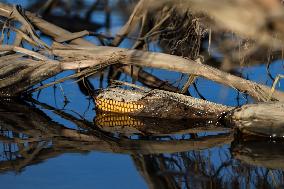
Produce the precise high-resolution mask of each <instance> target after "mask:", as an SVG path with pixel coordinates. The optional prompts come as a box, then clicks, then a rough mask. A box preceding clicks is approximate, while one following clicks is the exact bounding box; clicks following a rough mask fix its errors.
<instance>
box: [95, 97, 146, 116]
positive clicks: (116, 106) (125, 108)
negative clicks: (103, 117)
mask: <svg viewBox="0 0 284 189" xmlns="http://www.w3.org/2000/svg"><path fill="white" fill-rule="evenodd" d="M95 103H96V107H97V109H99V110H102V111H106V112H114V113H132V112H136V111H139V110H141V109H142V108H144V105H142V104H138V103H135V102H122V101H116V100H111V99H105V98H95Z"/></svg>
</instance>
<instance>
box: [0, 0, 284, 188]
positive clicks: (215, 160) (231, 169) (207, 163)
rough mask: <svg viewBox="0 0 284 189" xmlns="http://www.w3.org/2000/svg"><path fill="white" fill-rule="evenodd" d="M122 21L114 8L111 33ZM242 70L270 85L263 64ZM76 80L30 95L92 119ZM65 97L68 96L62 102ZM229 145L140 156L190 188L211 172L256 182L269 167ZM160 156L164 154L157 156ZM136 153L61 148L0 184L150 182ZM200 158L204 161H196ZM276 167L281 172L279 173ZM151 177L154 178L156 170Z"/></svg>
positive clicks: (207, 92) (167, 75)
mask: <svg viewBox="0 0 284 189" xmlns="http://www.w3.org/2000/svg"><path fill="white" fill-rule="evenodd" d="M9 2H10V3H18V4H22V5H23V6H24V7H25V6H27V5H28V1H20V0H9ZM98 14H99V16H96V17H94V18H93V19H95V20H101V22H103V20H104V16H103V13H102V12H101V13H98ZM124 21H125V20H124V19H123V18H122V17H120V15H119V14H118V13H113V15H112V22H111V24H112V25H111V30H110V34H111V35H113V34H115V33H116V32H117V31H118V29H119V28H120V27H121V26H122V25H123V23H124ZM98 32H108V30H107V29H106V28H104V27H103V28H101V29H100V30H99V31H98ZM87 39H89V40H90V41H93V42H95V43H97V40H96V39H95V38H92V37H88V38H87ZM121 46H122V47H130V46H131V41H126V42H124V43H123V44H122V45H121ZM151 48H152V49H155V50H156V51H159V50H160V49H159V48H158V47H157V46H155V45H154V46H152V47H151ZM283 67H284V63H283V61H282V60H279V61H275V62H273V63H272V64H271V67H270V71H271V74H272V76H273V77H276V74H279V73H284V71H283V70H284V69H283ZM146 70H147V71H149V72H151V73H153V74H155V75H156V76H157V77H159V78H161V79H163V80H166V81H168V82H169V83H174V84H175V85H176V86H182V84H183V83H184V82H185V79H183V80H181V81H179V82H176V81H178V80H179V78H180V77H181V74H179V73H175V72H169V71H166V70H153V69H149V68H147V69H146ZM72 73H73V72H71V71H69V72H64V73H61V74H59V75H57V76H56V77H54V78H50V79H48V80H47V81H44V83H48V82H50V81H54V80H56V79H58V78H61V77H64V76H67V75H70V74H72ZM242 73H243V74H244V75H245V76H247V77H248V78H249V79H250V80H253V81H256V82H259V83H263V84H266V85H269V86H271V85H272V80H271V79H270V78H269V77H268V75H267V71H266V67H265V65H258V66H253V67H247V68H242ZM122 78H124V76H122ZM129 79H130V78H128V80H129ZM76 82H77V81H75V80H68V81H65V82H63V83H61V84H58V85H56V86H55V88H54V87H49V88H46V89H44V90H42V91H41V92H40V93H38V92H35V93H34V94H33V98H34V99H37V100H38V101H40V102H42V103H46V104H48V105H50V106H52V107H54V108H56V109H60V110H62V111H64V112H66V113H68V114H70V115H72V116H74V117H75V118H78V119H84V120H86V121H88V122H90V123H92V122H93V119H94V117H95V116H96V114H95V111H94V103H93V101H92V99H90V98H89V97H86V96H85V95H84V94H82V93H81V92H80V91H79V87H78V85H77V84H76ZM91 82H92V84H93V85H94V86H95V87H98V86H99V79H98V78H92V79H91ZM281 83H283V81H282V82H280V84H281ZM280 84H278V85H277V89H279V90H284V86H283V85H280ZM104 85H106V83H104ZM208 86H210V87H208ZM197 87H198V90H199V92H200V93H201V94H202V96H204V97H205V98H206V99H207V100H210V101H213V102H217V103H222V104H225V105H230V106H238V105H242V104H245V103H249V102H253V99H251V98H247V97H246V96H245V95H244V94H240V93H238V92H237V91H235V90H234V89H231V88H228V87H225V86H223V85H221V84H217V83H214V82H212V81H209V80H206V79H203V78H198V80H197ZM189 91H190V93H191V94H192V96H195V97H199V95H198V94H197V92H196V90H195V89H194V88H193V87H191V88H190V90H189ZM66 99H67V100H68V102H66ZM232 99H233V100H232ZM37 107H38V108H39V109H40V110H41V111H43V112H44V113H45V114H46V115H48V117H50V118H51V119H52V120H53V121H55V122H57V123H60V124H62V125H64V126H65V127H67V128H71V129H78V126H77V125H76V124H75V123H73V122H72V121H70V120H66V119H64V118H62V117H61V116H59V115H57V114H56V113H55V112H53V111H52V110H48V109H46V108H44V107H41V106H39V105H37ZM215 134H216V133H215ZM203 135H204V136H206V134H204V133H203V134H200V135H199V137H201V136H203ZM4 144H5V143H4V142H1V143H0V146H1V147H0V152H3V153H2V154H1V156H0V157H1V161H0V165H1V162H5V161H6V159H5V158H6V156H5V155H4V151H5V149H4ZM51 145H52V144H51ZM230 150H231V145H230V144H223V145H218V146H215V147H212V148H209V149H205V150H196V151H191V150H188V151H185V152H180V153H173V154H154V155H149V156H147V155H146V156H143V158H153V159H152V160H151V161H145V162H148V163H153V165H154V162H156V161H157V162H158V160H160V159H162V160H163V163H164V164H163V165H164V169H166V171H165V173H163V172H162V171H164V170H162V169H161V170H159V169H158V171H157V170H156V171H148V173H149V174H150V173H153V174H154V175H155V176H157V175H158V177H157V178H156V177H155V178H156V180H157V181H158V180H159V178H166V177H164V174H165V175H166V174H169V175H170V174H174V173H175V172H177V171H180V173H182V175H183V176H181V174H177V175H175V176H174V177H173V178H175V179H176V181H177V182H178V181H179V182H181V183H183V184H181V186H182V187H183V188H186V187H187V186H186V184H185V182H184V180H186V179H188V183H189V185H190V186H191V188H206V186H209V185H210V184H208V183H210V178H212V180H214V181H216V180H218V179H221V180H222V181H223V182H224V183H223V186H226V187H228V188H230V187H232V186H230V185H229V183H230V182H231V181H232V180H231V179H232V178H238V181H239V186H240V188H258V187H257V186H256V184H255V183H257V178H262V177H261V176H263V175H265V174H264V172H266V171H268V169H267V168H266V167H263V166H256V165H249V164H247V163H245V162H242V161H239V160H237V159H234V157H232V155H231V153H230ZM14 151H17V149H16V148H15V149H14ZM141 156H142V155H141ZM162 156H163V157H164V158H161V157H162ZM136 158H137V157H136ZM140 158H141V157H140ZM134 159H135V158H134V157H133V156H132V155H129V154H120V153H110V152H101V151H99V150H93V151H91V152H88V153H62V154H60V155H58V156H56V157H52V158H48V159H46V160H44V161H42V162H40V163H38V164H33V165H28V166H25V167H24V168H23V169H21V170H20V171H16V170H13V168H12V167H13V166H11V168H12V170H13V171H4V172H1V173H0V186H1V188H5V189H15V188H27V189H33V188H41V189H49V188H52V189H57V188H58V189H75V188H86V189H87V188H106V189H107V188H138V189H140V188H141V189H142V188H149V187H151V184H149V179H148V180H147V178H148V177H147V175H143V174H141V172H140V170H139V169H140V168H141V167H139V166H137V164H135V163H134ZM198 162H199V163H200V162H203V163H200V164H198ZM161 164H162V163H161ZM202 165H203V166H204V167H200V169H201V170H202V171H203V173H202V175H200V174H201V173H200V172H199V173H197V172H198V171H197V170H198V166H202ZM0 167H1V166H0ZM161 167H163V166H160V167H159V168H161ZM218 169H220V171H219V172H218V175H213V174H211V172H214V170H215V171H216V170H218ZM248 169H253V171H252V172H250V173H249V174H246V172H245V170H248ZM0 171H1V169H0ZM238 171H239V172H238ZM242 171H243V172H242ZM275 172H276V173H279V172H280V174H279V175H280V176H279V178H278V177H277V175H276V173H275ZM275 172H273V173H275V177H273V179H272V176H271V174H268V176H267V177H266V181H267V183H268V185H270V186H271V187H272V188H273V187H274V186H275V185H274V182H276V185H277V186H280V185H281V184H283V178H282V177H281V173H282V171H281V170H276V171H275ZM144 174H145V172H144ZM184 175H187V176H188V178H185V177H186V176H185V177H184ZM260 175H261V176H260ZM248 176H251V178H252V179H251V180H250V181H249V182H247V181H246V177H248ZM282 176H283V174H282ZM152 177H153V178H154V176H152ZM276 177H277V178H276ZM150 178H151V176H150ZM254 179H256V180H254ZM191 180H192V182H191ZM259 180H261V179H259ZM264 180H265V179H264ZM202 183H203V184H204V183H207V184H208V185H202ZM199 184H200V185H199ZM160 186H161V185H160ZM164 186H165V185H164Z"/></svg>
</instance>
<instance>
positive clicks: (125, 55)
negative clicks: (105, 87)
mask: <svg viewBox="0 0 284 189" xmlns="http://www.w3.org/2000/svg"><path fill="white" fill-rule="evenodd" d="M53 53H54V54H55V55H58V56H61V57H62V58H63V62H62V63H61V66H62V68H63V69H72V66H74V65H75V67H76V68H78V67H77V65H85V66H87V65H88V66H92V65H95V64H98V62H100V61H102V60H103V59H106V58H108V57H110V56H120V57H122V58H121V59H120V60H119V61H120V62H121V63H123V64H130V65H138V66H142V67H143V66H145V67H152V68H159V69H167V70H171V71H177V72H181V73H186V74H193V75H196V76H201V77H204V78H206V79H209V80H212V81H215V82H218V83H221V84H223V85H226V86H230V87H232V88H235V89H237V90H239V91H241V92H244V93H248V94H249V95H250V96H252V97H254V98H256V99H257V100H259V101H267V100H268V98H269V95H270V91H271V90H270V88H269V87H267V86H265V85H261V84H257V83H255V82H252V81H249V80H246V79H243V78H240V77H237V76H234V75H231V74H228V73H225V72H222V71H220V70H218V69H216V68H213V67H211V66H208V65H204V64H200V63H197V62H195V61H193V60H188V59H184V58H182V57H178V56H173V55H168V54H164V53H154V52H145V51H140V50H128V49H123V48H117V47H93V48H88V47H86V48H84V47H78V48H77V49H74V50H70V49H65V50H63V49H61V50H53ZM76 68H75V69H76ZM73 69H74V68H73ZM272 99H274V100H279V101H284V93H283V92H280V91H275V93H273V95H272Z"/></svg>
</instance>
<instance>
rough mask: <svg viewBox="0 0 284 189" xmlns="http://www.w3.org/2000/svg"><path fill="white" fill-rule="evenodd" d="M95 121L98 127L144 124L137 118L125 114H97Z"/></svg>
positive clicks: (137, 125)
mask: <svg viewBox="0 0 284 189" xmlns="http://www.w3.org/2000/svg"><path fill="white" fill-rule="evenodd" d="M95 123H96V125H97V126H99V127H119V126H125V127H139V126H144V123H143V122H141V121H139V120H138V119H135V118H132V117H129V116H127V115H118V114H102V113H100V114H97V116H96V118H95Z"/></svg>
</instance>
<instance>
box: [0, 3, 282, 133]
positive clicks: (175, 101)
mask: <svg viewBox="0 0 284 189" xmlns="http://www.w3.org/2000/svg"><path fill="white" fill-rule="evenodd" d="M150 2H151V3H153V7H152V8H151V9H149V10H148V9H147V8H149V7H148V5H149V3H150ZM233 2H234V3H233ZM202 3H204V5H206V6H204V7H203V6H201V5H202ZM220 3H221V4H222V5H223V6H221V8H220V11H219V13H220V15H219V14H218V12H216V10H219V9H216V10H215V9H214V10H212V7H215V8H216V6H219V5H220ZM258 3H259V4H258ZM211 5H212V6H211ZM213 5H214V6H213ZM233 5H235V6H233ZM242 6H247V8H248V7H252V8H253V9H251V10H253V11H252V12H253V13H257V14H256V15H258V16H259V18H260V19H257V18H256V16H255V15H254V16H253V15H252V14H251V12H247V14H246V16H247V17H248V19H247V20H246V19H241V20H240V19H237V17H236V14H235V13H236V12H237V11H236V10H238V9H239V8H240V7H242ZM202 7H203V8H202ZM222 7H223V8H222ZM227 8H228V10H232V11H231V12H230V13H228V11H225V10H227ZM155 12H159V13H162V14H161V15H163V16H162V17H161V16H157V15H158V14H155V15H156V16H154V15H153V13H155ZM225 13H226V14H225ZM227 14H228V15H227ZM224 15H227V16H226V17H225V16H224ZM0 16H1V18H0V21H1V23H2V24H1V29H2V33H1V47H0V52H1V55H0V97H22V98H23V97H25V96H27V94H30V93H32V92H34V91H38V90H41V89H43V88H46V87H49V86H52V85H55V84H57V83H60V82H63V81H65V80H68V79H75V78H76V79H77V80H82V79H84V78H88V77H90V76H93V75H95V74H98V72H100V71H103V70H105V69H106V68H108V69H109V72H108V73H109V74H108V81H109V83H111V81H112V80H113V79H115V78H117V77H119V72H125V73H126V74H128V75H130V76H132V79H133V81H135V80H138V81H140V82H142V83H143V84H145V85H146V86H149V87H150V88H159V89H162V90H158V89H154V90H149V91H144V92H141V90H140V91H139V92H136V91H133V90H122V89H118V88H108V89H105V90H102V91H101V93H100V94H99V95H97V96H96V99H95V101H96V103H97V107H98V108H100V109H102V110H104V111H106V110H108V109H110V110H112V112H115V113H119V111H121V112H122V113H126V114H132V115H134V116H145V117H159V118H168V119H192V118H198V119H201V118H208V119H215V120H220V119H221V121H224V122H225V123H230V124H233V125H235V126H236V127H237V128H239V129H240V130H241V131H242V132H245V133H251V134H256V135H264V136H274V135H275V133H277V137H281V136H282V134H283V133H282V127H283V117H284V116H283V112H284V110H283V101H284V92H282V91H279V90H275V85H273V88H272V89H271V87H269V86H266V85H263V84H259V83H256V82H253V81H250V80H248V79H244V78H242V77H239V76H237V75H232V74H231V73H228V72H225V71H223V70H221V69H218V68H216V66H215V67H212V66H210V65H208V64H209V63H206V62H207V60H208V59H209V57H210V56H209V55H210V46H211V43H212V42H213V43H214V44H215V45H216V46H218V48H219V50H220V52H221V53H223V55H224V63H225V62H226V61H228V60H229V61H236V60H239V61H240V60H242V62H244V61H245V60H246V57H253V55H255V52H257V51H258V50H259V49H261V50H266V49H267V48H269V49H271V54H277V53H278V54H279V52H280V51H281V48H282V46H281V45H279V44H280V42H282V40H283V36H282V35H281V33H283V32H282V31H283V26H282V25H283V22H282V21H283V20H282V18H284V16H283V7H282V5H281V4H280V3H279V2H278V1H276V0H275V1H267V0H254V1H253V2H248V3H245V2H244V1H238V0H235V1H230V2H225V1H223V0H219V1H216V2H214V3H213V4H212V2H211V1H202V2H197V1H194V0H191V3H189V2H186V1H178V3H177V2H176V1H171V0H169V1H164V2H162V3H161V2H160V3H159V2H154V1H152V0H140V1H138V3H137V5H136V6H135V8H134V10H133V12H132V14H131V15H130V17H129V19H128V21H127V22H126V24H125V25H124V26H123V27H122V28H121V30H120V31H119V32H118V33H117V35H115V36H114V37H112V36H110V37H109V36H107V35H93V34H94V32H89V31H86V30H82V31H78V32H75V33H71V32H69V31H67V30H65V29H62V28H61V27H58V26H56V25H54V24H52V23H49V22H47V21H45V20H44V19H41V18H39V17H38V16H36V15H35V14H32V13H30V12H28V11H25V10H23V9H22V8H21V7H20V6H10V5H7V4H4V3H0ZM228 18H231V19H228ZM252 19H257V22H255V23H254V25H252V27H250V28H249V29H250V30H248V28H247V27H246V26H247V25H248V24H247V22H248V21H251V20H252ZM181 20H184V21H185V22H182V25H178V24H177V23H178V22H175V21H181ZM141 22H142V24H140V23H141ZM153 23H154V24H153ZM212 23H213V25H214V23H217V24H216V25H215V26H216V28H213V26H212ZM139 25H141V27H140V28H139V29H140V30H139V32H138V36H137V38H135V39H134V40H135V43H134V45H133V47H132V48H131V49H127V48H120V47H118V46H119V44H121V43H122V42H123V40H125V39H127V38H128V37H129V36H130V34H132V31H133V29H134V28H136V27H137V26H139ZM220 25H222V26H223V27H221V26H220ZM217 30H218V32H219V33H218V32H217ZM226 30H229V32H228V31H226ZM246 32H247V33H246ZM39 34H44V35H45V36H49V37H50V38H51V45H48V44H47V43H45V42H44V41H43V39H42V37H41V36H40V35H39ZM10 35H14V36H15V39H14V40H8V39H10V38H9V37H10ZM86 35H93V36H95V37H97V38H98V39H99V41H100V42H101V43H102V45H105V44H106V43H104V40H105V41H108V42H109V43H108V44H109V46H97V45H95V44H93V43H91V42H89V41H87V40H85V39H83V37H84V36H86ZM228 36H229V37H228ZM99 37H100V38H99ZM171 37H172V38H171ZM212 37H213V39H212ZM102 38H103V40H102ZM217 39H219V40H217ZM206 40H208V51H207V53H206V52H203V54H202V53H201V50H202V51H204V49H202V44H205V41H206ZM272 40H273V41H275V43H273V45H272V44H270V42H271V41H272ZM149 41H152V42H154V41H158V42H159V44H160V46H161V47H162V48H163V49H164V50H165V51H164V52H167V53H170V54H166V53H158V52H149V51H147V50H146V49H147V47H148V45H149V43H148V42H149ZM165 41H168V42H169V44H171V45H170V47H168V46H166V45H165V44H164V43H165ZM188 43H191V45H192V46H190V48H189V49H187V50H186V51H188V52H187V53H186V51H183V48H184V47H186V45H187V44H188ZM25 44H28V45H25ZM163 44H164V45H163ZM224 44H227V45H224ZM236 44H238V47H239V50H238V55H236V52H232V51H231V50H230V49H236V47H237V45H236ZM281 44H282V43H281ZM221 47H223V50H222V48H221ZM231 47H234V48H231ZM224 49H227V51H228V52H226V50H224ZM282 54H283V53H282ZM236 57H238V58H236ZM278 57H279V56H278ZM211 58H213V59H214V58H215V59H216V57H211ZM215 61H216V60H215ZM208 62H209V61H208ZM269 64H270V63H269ZM144 67H150V68H155V69H166V70H169V71H175V72H179V73H182V74H186V75H187V77H188V81H187V82H186V84H184V86H182V87H181V89H180V88H179V87H176V86H172V85H171V84H169V83H166V82H165V81H163V80H161V79H160V78H158V77H156V76H155V75H153V74H151V73H149V72H147V71H145V70H143V68H144ZM267 67H269V65H268V66H267ZM66 70H75V71H76V73H75V74H73V75H69V76H67V77H64V78H60V79H58V80H57V81H54V82H50V83H47V84H45V85H42V86H36V84H38V83H40V82H41V81H43V80H46V79H48V78H50V77H52V76H55V75H57V74H58V73H61V72H64V71H66ZM102 73H103V72H102ZM197 77H203V78H205V79H208V80H211V81H214V82H217V83H220V84H222V85H225V86H228V87H231V88H233V89H236V90H237V91H239V92H241V93H244V94H248V95H249V96H250V97H252V98H254V99H255V101H256V102H265V103H259V104H253V105H246V106H242V107H240V108H234V107H227V106H224V105H221V104H216V103H213V102H208V101H205V100H200V99H197V98H193V97H190V96H189V95H187V93H189V92H188V89H189V87H190V85H191V84H194V81H195V79H196V78H197ZM102 78H103V77H102ZM165 83H166V84H165ZM35 86H36V87H35ZM208 87H210V86H208ZM166 90H168V91H166ZM169 91H173V92H169ZM179 93H184V94H186V95H182V94H179ZM89 95H91V93H89ZM123 95H124V96H123ZM103 99H105V101H104V100H103ZM270 101H273V103H272V102H270ZM108 103H109V104H108ZM123 103H124V104H123ZM104 104H106V105H104ZM114 105H117V107H118V108H116V109H115V110H114V108H113V107H115V106H114Z"/></svg>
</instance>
